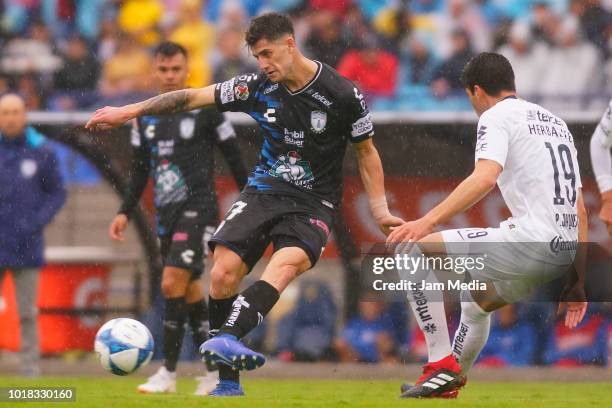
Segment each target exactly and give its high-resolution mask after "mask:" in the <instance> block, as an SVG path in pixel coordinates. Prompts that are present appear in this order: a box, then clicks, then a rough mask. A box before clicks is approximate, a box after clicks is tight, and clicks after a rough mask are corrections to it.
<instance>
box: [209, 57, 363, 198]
mask: <svg viewBox="0 0 612 408" xmlns="http://www.w3.org/2000/svg"><path fill="white" fill-rule="evenodd" d="M317 64H318V69H317V72H316V74H315V76H314V77H313V79H312V80H311V81H310V82H309V83H308V84H306V85H305V86H304V87H303V88H302V89H300V90H297V91H295V92H292V91H290V90H289V89H287V88H286V87H285V86H284V85H283V84H280V83H273V82H271V81H270V80H269V79H268V78H267V77H266V76H265V75H264V74H246V75H240V76H237V77H234V78H232V79H230V80H228V81H226V82H223V83H220V84H217V86H216V89H215V102H216V104H217V108H218V109H219V110H220V111H233V112H244V113H247V114H249V115H250V116H251V117H252V118H253V119H255V120H256V121H257V123H258V124H259V126H260V128H261V129H262V131H263V134H264V142H263V146H262V149H261V154H260V158H259V162H258V163H257V166H256V167H255V170H254V171H253V174H252V175H251V177H250V178H249V181H248V184H247V189H248V190H249V191H254V192H263V193H271V194H275V193H277V194H289V195H298V196H301V197H303V196H304V194H306V195H307V196H309V197H315V198H317V199H319V200H321V201H322V202H323V203H324V204H325V205H327V206H330V207H333V206H335V205H337V204H339V202H340V199H341V195H342V162H343V159H344V153H345V151H346V145H347V141H349V140H350V141H351V142H361V141H364V140H366V139H368V138H370V137H372V136H373V134H374V132H373V126H372V121H371V119H370V113H369V110H368V107H367V105H366V103H365V99H364V97H363V95H362V94H361V92H359V90H358V89H357V87H356V86H355V85H354V84H353V83H352V82H351V81H349V80H348V79H346V78H344V77H343V76H341V75H340V74H339V73H338V72H337V71H336V70H334V69H333V68H331V67H330V66H328V65H326V64H322V63H320V62H317Z"/></svg>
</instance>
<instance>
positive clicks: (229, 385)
mask: <svg viewBox="0 0 612 408" xmlns="http://www.w3.org/2000/svg"><path fill="white" fill-rule="evenodd" d="M208 395H209V396H211V397H242V396H243V395H244V391H243V390H242V387H241V386H240V383H239V382H236V381H232V380H219V382H218V383H217V386H216V387H215V389H214V390H212V391H211V392H209V393H208Z"/></svg>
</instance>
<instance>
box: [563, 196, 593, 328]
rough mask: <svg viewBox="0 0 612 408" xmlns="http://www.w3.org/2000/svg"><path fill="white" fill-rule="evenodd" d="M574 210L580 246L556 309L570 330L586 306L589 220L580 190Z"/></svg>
mask: <svg viewBox="0 0 612 408" xmlns="http://www.w3.org/2000/svg"><path fill="white" fill-rule="evenodd" d="M576 210H577V211H578V242H579V243H580V245H578V249H577V250H576V257H575V258H574V264H573V268H572V270H571V276H570V280H569V282H568V284H567V285H566V286H565V288H563V291H562V292H561V299H560V301H559V309H558V313H563V312H565V326H567V327H568V328H570V329H573V328H574V327H576V326H578V324H579V323H580V322H581V321H582V318H584V314H585V313H586V310H587V305H588V303H587V299H586V293H585V290H584V282H585V279H586V261H587V259H586V257H587V250H588V247H587V242H588V238H589V219H588V213H587V210H586V207H585V205H584V200H583V198H582V189H579V190H578V199H577V200H576Z"/></svg>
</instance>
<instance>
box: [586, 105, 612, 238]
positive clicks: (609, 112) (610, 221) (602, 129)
mask: <svg viewBox="0 0 612 408" xmlns="http://www.w3.org/2000/svg"><path fill="white" fill-rule="evenodd" d="M611 147H612V100H611V101H610V104H609V105H608V109H606V113H604V115H603V117H602V118H601V120H600V121H599V124H598V125H597V128H596V129H595V132H593V136H591V164H592V165H593V172H594V173H595V178H596V180H597V186H598V187H599V192H600V193H601V210H600V211H599V218H600V219H601V220H602V221H603V222H604V223H605V224H606V227H607V228H608V234H610V235H612V154H611V152H610V148H611Z"/></svg>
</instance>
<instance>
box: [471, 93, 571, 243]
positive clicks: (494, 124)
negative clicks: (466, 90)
mask: <svg viewBox="0 0 612 408" xmlns="http://www.w3.org/2000/svg"><path fill="white" fill-rule="evenodd" d="M479 159H489V160H494V161H495V162H497V163H499V164H500V165H501V166H502V168H503V171H502V173H501V174H500V176H499V178H498V180H497V184H498V186H499V189H500V190H501V193H502V196H503V198H504V200H505V202H506V205H507V206H508V208H509V209H510V212H511V213H512V217H511V218H509V219H508V220H507V221H504V222H503V223H502V225H501V227H502V231H503V232H504V235H505V237H506V239H507V240H509V241H515V242H516V241H518V242H542V243H550V245H546V247H550V248H551V249H552V250H553V252H555V249H556V250H559V249H561V251H564V250H567V251H568V252H571V250H572V249H573V250H575V246H576V242H577V240H578V215H577V211H576V201H577V198H578V192H579V188H581V187H582V183H581V179H580V170H579V166H578V159H577V154H576V148H575V146H574V138H573V136H572V134H571V133H570V131H569V130H568V128H567V125H566V124H565V122H564V121H563V120H561V119H560V118H558V117H557V116H555V115H554V114H552V113H551V112H549V111H548V110H546V109H544V108H542V107H541V106H539V105H536V104H534V103H530V102H527V101H524V100H521V99H517V98H515V97H510V98H506V99H504V100H502V101H500V102H498V103H497V104H496V105H495V106H493V107H492V108H490V109H489V110H487V111H486V112H484V113H483V114H482V115H481V117H480V120H479V121H478V131H477V142H476V155H475V160H476V161H478V160H479ZM573 252H575V251H573ZM568 255H569V253H568Z"/></svg>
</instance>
